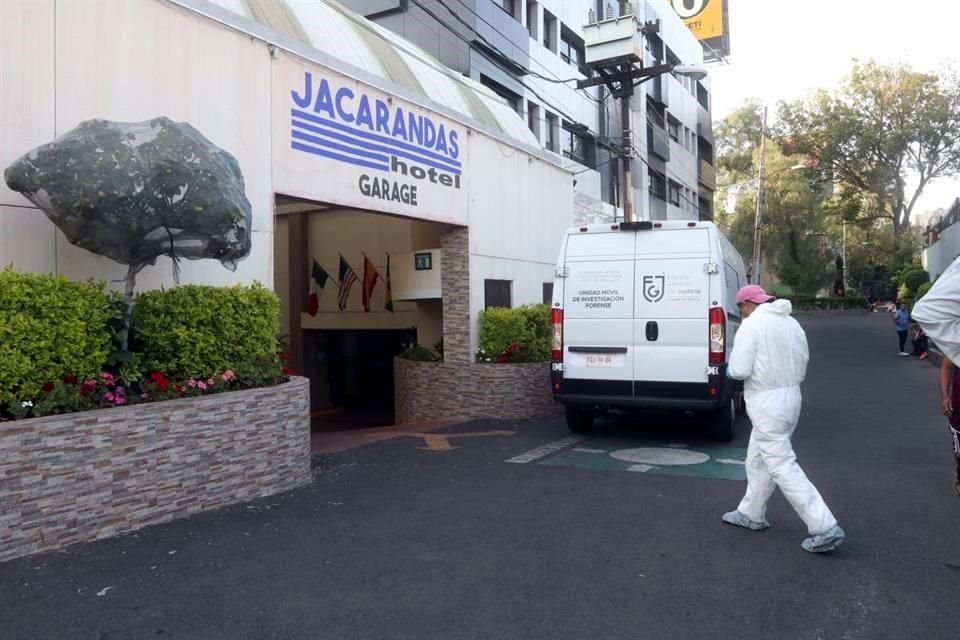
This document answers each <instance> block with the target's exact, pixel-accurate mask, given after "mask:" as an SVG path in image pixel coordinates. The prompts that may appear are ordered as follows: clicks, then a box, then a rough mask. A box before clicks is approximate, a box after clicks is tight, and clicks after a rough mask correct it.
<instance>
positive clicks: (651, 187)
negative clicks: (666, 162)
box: [647, 169, 667, 200]
mask: <svg viewBox="0 0 960 640" xmlns="http://www.w3.org/2000/svg"><path fill="white" fill-rule="evenodd" d="M647 178H648V179H649V184H648V185H647V191H648V192H649V193H650V195H652V196H653V197H654V198H657V199H658V200H666V199H667V183H666V181H665V180H664V179H663V176H661V175H659V174H657V173H655V172H654V170H653V169H647Z"/></svg>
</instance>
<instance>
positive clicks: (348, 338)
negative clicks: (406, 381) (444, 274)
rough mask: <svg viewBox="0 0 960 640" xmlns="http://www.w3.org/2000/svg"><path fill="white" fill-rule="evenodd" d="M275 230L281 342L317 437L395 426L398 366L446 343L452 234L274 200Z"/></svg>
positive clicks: (437, 227)
mask: <svg viewBox="0 0 960 640" xmlns="http://www.w3.org/2000/svg"><path fill="white" fill-rule="evenodd" d="M275 228H276V236H275V254H274V269H275V272H274V273H275V285H274V286H275V290H276V291H277V294H278V295H279V296H280V300H281V333H282V334H284V335H286V336H287V341H288V342H289V344H290V350H291V359H292V361H293V363H294V368H296V369H297V370H298V371H300V372H301V373H302V374H303V375H305V376H307V377H308V378H310V392H311V412H312V414H313V416H314V428H315V430H320V431H336V430H346V429H356V428H364V427H378V426H387V425H392V424H394V422H395V416H394V379H393V378H394V367H393V360H394V358H395V357H396V356H398V355H400V354H401V353H402V352H403V351H404V350H405V349H407V348H408V347H410V346H411V345H420V346H422V347H425V348H428V349H435V347H436V346H437V345H439V344H440V343H441V338H442V336H443V306H442V303H441V295H440V294H441V291H440V289H441V287H440V270H441V268H442V265H441V263H442V260H441V255H440V253H441V251H440V247H441V237H442V234H443V232H444V230H445V229H446V228H447V227H446V225H442V224H439V223H434V222H425V221H420V220H413V219H409V218H404V217H398V216H390V215H385V214H382V213H378V212H374V211H370V210H361V209H352V208H345V207H338V206H335V205H330V204H322V203H315V202H308V201H304V200H300V199H296V198H288V197H282V196H278V197H277V200H276V227H275ZM437 357H438V358H439V353H437Z"/></svg>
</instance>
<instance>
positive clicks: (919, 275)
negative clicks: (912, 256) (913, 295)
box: [898, 268, 930, 291]
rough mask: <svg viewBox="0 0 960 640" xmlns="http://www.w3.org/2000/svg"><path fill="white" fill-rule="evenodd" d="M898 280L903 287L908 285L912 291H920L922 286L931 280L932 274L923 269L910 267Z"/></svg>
mask: <svg viewBox="0 0 960 640" xmlns="http://www.w3.org/2000/svg"><path fill="white" fill-rule="evenodd" d="M898 281H899V283H900V285H901V290H902V287H907V289H909V290H910V291H918V290H919V289H920V286H921V285H923V284H926V283H928V282H930V274H929V273H927V272H926V271H924V270H923V269H918V268H910V269H907V270H906V271H904V272H903V273H902V274H900V277H899V278H898Z"/></svg>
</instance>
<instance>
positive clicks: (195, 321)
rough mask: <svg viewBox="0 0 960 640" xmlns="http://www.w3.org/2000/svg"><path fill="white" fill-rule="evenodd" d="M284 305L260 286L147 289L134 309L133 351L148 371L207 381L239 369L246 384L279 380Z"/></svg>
mask: <svg viewBox="0 0 960 640" xmlns="http://www.w3.org/2000/svg"><path fill="white" fill-rule="evenodd" d="M279 318H280V303H279V301H278V300H277V296H276V294H274V293H273V291H270V290H269V289H266V288H265V287H263V286H262V285H260V284H254V285H253V286H249V287H246V286H240V285H238V286H234V287H211V286H201V285H187V286H182V287H174V288H172V289H158V290H155V291H147V292H145V293H141V294H140V295H139V296H137V301H136V304H135V306H134V309H133V336H134V341H133V342H132V347H133V350H135V351H137V352H138V353H140V354H141V356H142V361H143V366H144V368H145V370H146V371H159V372H162V373H163V374H165V375H167V376H170V377H171V378H177V379H183V380H186V379H189V378H197V379H207V378H209V377H212V376H216V375H219V374H220V373H222V372H224V371H228V370H229V371H233V372H234V373H235V374H236V375H237V377H238V379H240V380H242V381H243V383H244V385H245V386H261V385H267V384H275V383H276V382H278V381H279V379H280V377H281V375H282V374H281V362H280V358H279V356H278V354H277V351H278V345H277V334H278V333H279V323H280V320H279Z"/></svg>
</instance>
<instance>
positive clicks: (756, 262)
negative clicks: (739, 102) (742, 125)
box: [751, 107, 767, 284]
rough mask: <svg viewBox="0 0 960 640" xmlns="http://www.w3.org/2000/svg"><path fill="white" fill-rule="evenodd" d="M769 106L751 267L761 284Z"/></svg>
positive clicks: (763, 127)
mask: <svg viewBox="0 0 960 640" xmlns="http://www.w3.org/2000/svg"><path fill="white" fill-rule="evenodd" d="M766 150H767V108H766V107H764V108H763V124H762V125H760V163H759V164H760V167H759V169H758V173H757V213H756V216H755V217H754V221H753V222H754V225H753V267H752V268H751V276H752V277H751V280H752V281H753V284H760V252H761V250H762V246H761V244H762V242H761V240H762V238H761V236H762V232H761V228H762V226H763V190H764V186H765V185H764V182H765V180H766V178H767V157H766V156H767V154H766Z"/></svg>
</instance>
